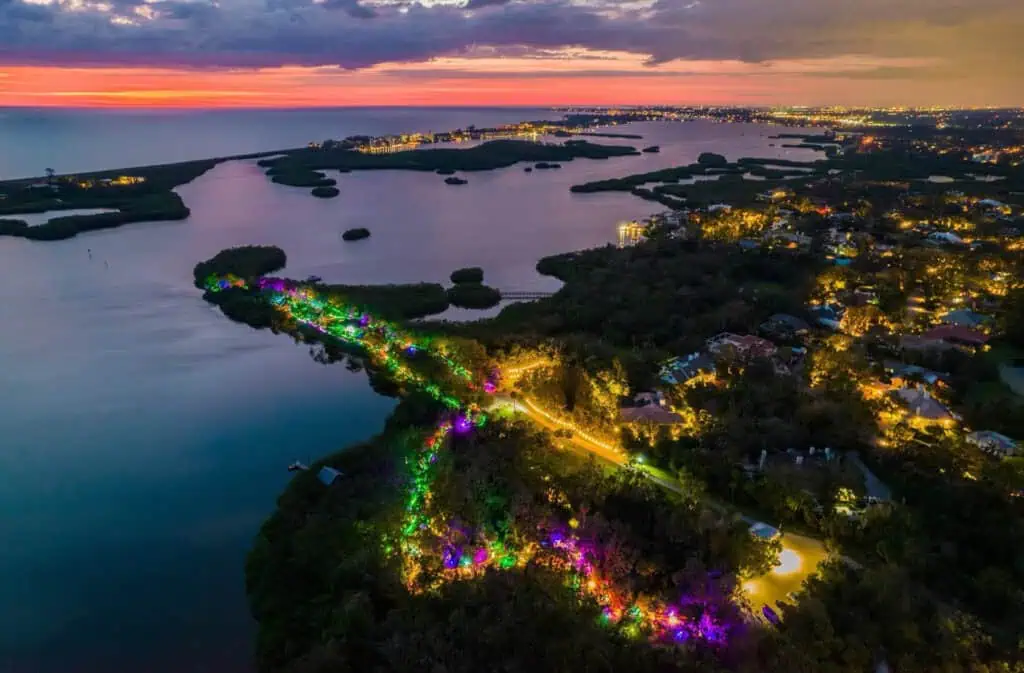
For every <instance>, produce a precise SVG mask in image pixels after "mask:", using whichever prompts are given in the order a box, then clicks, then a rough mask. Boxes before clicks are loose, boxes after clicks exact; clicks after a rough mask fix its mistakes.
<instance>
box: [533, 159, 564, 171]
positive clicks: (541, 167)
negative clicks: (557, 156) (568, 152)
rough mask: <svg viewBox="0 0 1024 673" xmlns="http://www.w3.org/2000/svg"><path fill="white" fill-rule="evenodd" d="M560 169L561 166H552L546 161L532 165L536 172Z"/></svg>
mask: <svg viewBox="0 0 1024 673" xmlns="http://www.w3.org/2000/svg"><path fill="white" fill-rule="evenodd" d="M561 167H562V165H561V164H553V163H548V162H546V161H541V162H540V163H538V164H535V165H534V168H536V169H538V170H542V171H543V170H550V169H552V168H561Z"/></svg>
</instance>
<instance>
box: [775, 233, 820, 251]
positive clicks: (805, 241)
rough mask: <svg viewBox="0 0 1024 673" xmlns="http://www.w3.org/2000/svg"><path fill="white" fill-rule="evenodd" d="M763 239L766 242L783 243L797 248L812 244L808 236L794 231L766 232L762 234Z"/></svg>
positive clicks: (812, 240)
mask: <svg viewBox="0 0 1024 673" xmlns="http://www.w3.org/2000/svg"><path fill="white" fill-rule="evenodd" d="M764 239H765V240H766V241H783V242H785V243H789V244H792V245H793V246H795V247H799V248H806V247H809V246H810V245H811V243H812V242H814V239H812V238H811V237H810V236H807V235H806V234H801V233H799V232H796V231H778V230H776V231H767V232H765V234H764Z"/></svg>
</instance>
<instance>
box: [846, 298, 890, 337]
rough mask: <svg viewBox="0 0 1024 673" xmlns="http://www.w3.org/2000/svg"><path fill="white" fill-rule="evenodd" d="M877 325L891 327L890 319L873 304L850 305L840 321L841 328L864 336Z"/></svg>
mask: <svg viewBox="0 0 1024 673" xmlns="http://www.w3.org/2000/svg"><path fill="white" fill-rule="evenodd" d="M875 326H882V327H889V320H888V319H887V318H886V317H885V314H884V313H882V311H881V310H880V309H879V308H878V307H877V306H874V305H872V304H865V305H864V306H851V307H849V308H848V309H846V312H845V313H844V314H843V319H842V320H841V321H840V323H839V328H840V329H841V330H843V331H844V332H846V333H847V334H850V335H852V336H863V335H864V334H867V332H868V330H870V329H871V328H872V327H875Z"/></svg>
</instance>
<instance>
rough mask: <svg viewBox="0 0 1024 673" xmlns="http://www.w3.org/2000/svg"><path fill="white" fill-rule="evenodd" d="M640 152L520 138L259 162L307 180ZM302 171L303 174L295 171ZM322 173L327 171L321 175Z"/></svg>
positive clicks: (305, 153) (304, 154) (283, 175)
mask: <svg viewBox="0 0 1024 673" xmlns="http://www.w3.org/2000/svg"><path fill="white" fill-rule="evenodd" d="M633 154H637V151H636V149H634V148H632V147H622V146H611V145H595V144H593V143H587V142H583V141H580V142H568V143H565V144H563V145H544V144H540V143H532V142H526V141H520V140H494V141H491V142H486V143H483V144H481V145H478V146H476V147H470V148H467V149H425V150H408V151H404V152H394V153H392V154H364V153H362V152H355V151H350V150H340V149H303V150H296V151H294V152H290V153H288V154H287V155H286V156H284V157H280V158H271V159H263V160H261V161H260V162H259V163H260V165H261V166H263V167H265V168H267V174H268V175H270V176H271V177H272V179H274V180H275V182H281V181H283V180H286V179H287V180H289V181H288V182H284V184H294V181H295V180H296V179H299V178H301V179H303V184H301V185H300V186H309V187H313V186H317V185H315V184H308V182H309V181H310V180H312V176H313V175H316V171H319V170H324V169H330V168H339V169H340V168H345V169H349V170H381V169H385V170H386V169H401V170H413V171H432V172H436V171H438V170H452V171H456V170H458V171H487V170H493V169H496V168H504V167H506V166H512V165H513V164H516V163H519V162H522V161H532V162H537V161H542V162H550V161H572V160H573V159H607V158H609V157H617V156H626V155H633ZM290 176H298V178H294V177H290ZM321 177H322V176H321Z"/></svg>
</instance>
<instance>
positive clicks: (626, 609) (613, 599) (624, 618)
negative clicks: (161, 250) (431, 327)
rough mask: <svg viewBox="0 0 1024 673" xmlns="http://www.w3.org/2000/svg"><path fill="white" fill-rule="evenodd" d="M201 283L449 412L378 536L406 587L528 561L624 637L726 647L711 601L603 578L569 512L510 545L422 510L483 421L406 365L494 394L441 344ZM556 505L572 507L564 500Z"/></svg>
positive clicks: (275, 281) (277, 296)
mask: <svg viewBox="0 0 1024 673" xmlns="http://www.w3.org/2000/svg"><path fill="white" fill-rule="evenodd" d="M206 288H207V289H208V290H210V291H211V292H219V291H223V290H227V289H229V288H242V289H253V290H257V291H259V292H261V293H262V294H263V295H264V296H265V297H266V299H267V301H269V302H270V303H271V304H272V305H273V306H275V307H276V308H277V309H278V310H280V311H282V312H283V313H284V314H285V315H286V316H287V317H289V318H291V319H292V320H294V321H295V322H296V323H297V324H300V325H304V326H306V327H308V328H311V329H314V330H316V331H317V332H319V333H321V334H324V335H326V336H328V337H330V338H333V339H337V340H338V341H339V342H341V343H345V344H349V345H353V346H358V347H360V348H361V349H363V351H365V353H366V355H367V357H368V358H369V359H370V362H371V363H372V364H373V365H374V366H375V367H378V368H380V369H383V370H385V371H386V372H387V373H388V375H389V376H390V377H392V379H393V380H395V381H397V382H399V383H402V384H405V385H408V386H410V387H414V388H417V389H419V390H422V391H424V392H426V393H427V394H429V395H430V396H431V397H432V398H434V399H435V400H437V401H438V402H441V403H442V404H444V405H445V406H447V407H448V408H449V409H451V410H452V411H451V412H450V413H448V414H447V415H446V416H445V418H444V419H443V420H442V421H441V422H440V423H439V425H438V427H437V428H436V429H435V430H434V431H433V432H432V433H431V434H430V435H428V436H427V437H426V438H425V440H424V441H423V443H422V444H420V445H419V447H418V449H417V450H416V451H414V452H413V453H412V454H411V455H410V456H409V457H408V458H407V459H406V466H407V468H408V471H409V476H410V479H409V491H408V493H407V495H406V499H405V505H404V516H403V521H402V525H401V527H400V530H399V531H398V533H397V535H396V536H394V537H389V538H388V539H387V540H385V542H384V548H385V551H386V552H387V553H390V554H398V555H400V557H401V565H402V571H403V576H404V581H405V584H406V587H407V588H408V589H409V590H410V591H412V592H422V591H430V590H434V589H437V588H439V587H440V586H442V585H444V584H445V583H447V582H452V581H460V580H470V579H473V578H476V577H480V576H482V575H483V574H484V573H485V572H486V571H488V570H508V569H511V568H517V567H519V568H522V567H524V566H526V565H527V564H530V563H534V564H537V565H540V566H543V567H546V568H549V569H551V570H553V571H555V572H558V573H560V574H562V575H564V576H565V578H566V584H567V586H568V587H569V588H570V589H571V590H573V591H575V592H576V594H577V595H578V596H580V597H581V598H583V597H586V598H589V599H592V600H594V601H595V602H596V603H597V604H598V605H599V606H601V608H602V621H603V622H604V623H606V624H608V625H616V626H617V627H618V628H619V629H620V630H621V632H623V633H627V634H632V635H635V636H637V637H639V636H641V635H647V636H648V637H650V638H651V639H652V640H654V641H656V642H663V643H670V642H675V643H684V642H687V641H689V640H691V639H699V640H700V641H702V642H705V643H709V644H713V645H720V644H724V643H725V641H726V639H727V636H728V631H729V627H727V626H725V625H723V624H722V623H721V622H720V621H718V620H717V619H715V618H714V617H713V616H712V611H711V608H712V607H713V606H711V605H709V604H708V603H707V602H706V601H704V600H702V599H697V598H692V597H690V598H688V597H684V598H682V599H680V600H679V601H677V602H676V603H675V604H668V603H664V602H661V601H655V600H650V599H637V598H634V597H631V596H630V593H629V592H628V591H626V590H624V589H622V588H620V587H617V586H616V585H615V583H614V582H612V581H610V580H609V579H608V578H606V577H604V576H603V574H602V572H601V570H600V568H599V563H598V559H599V558H601V553H600V552H601V550H600V549H598V548H597V547H595V546H594V545H593V544H592V543H589V542H587V541H584V540H581V539H580V537H579V536H578V535H577V534H576V533H575V532H574V531H573V529H574V528H575V526H576V525H577V522H576V520H575V519H574V518H573V519H571V520H570V521H569V525H568V527H565V528H561V529H558V530H554V531H549V532H547V533H546V534H543V535H540V536H533V537H535V538H536V539H531V540H528V541H526V542H523V543H520V544H518V545H513V544H511V543H509V541H508V539H507V538H508V537H511V536H506V539H501V538H502V536H499V535H496V534H490V535H489V534H487V533H486V532H484V531H479V530H466V529H463V528H461V527H459V526H456V525H454V524H453V523H451V522H446V521H443V520H441V519H440V517H436V516H431V515H430V514H429V511H430V509H431V502H432V498H433V493H432V491H431V486H432V483H433V480H434V478H435V477H436V466H437V463H438V461H439V457H440V455H441V452H442V451H443V450H444V449H445V448H447V447H448V446H449V445H450V442H451V440H452V438H453V437H456V436H464V435H469V434H470V433H472V432H473V430H474V429H475V428H480V427H482V426H483V425H484V424H485V423H486V422H487V417H486V415H485V414H483V413H482V412H481V411H480V409H479V408H477V407H476V406H475V405H465V404H463V403H462V402H461V401H460V400H459V399H458V398H457V397H456V396H454V395H452V394H450V393H448V392H446V391H444V390H442V388H441V387H440V386H439V385H437V384H436V383H433V382H432V381H428V380H427V379H426V378H425V377H424V376H423V375H422V374H420V373H419V372H417V371H416V370H415V369H414V368H413V367H411V366H410V365H409V361H410V360H414V359H416V358H418V357H432V358H435V359H436V360H437V361H439V362H441V363H442V364H443V365H444V366H445V368H446V369H447V371H449V372H451V373H452V374H453V375H454V376H455V377H457V379H459V380H462V381H464V382H465V383H466V384H467V387H469V388H470V389H472V390H479V389H482V390H484V391H485V392H487V393H493V392H494V391H495V384H494V382H493V381H492V380H490V379H488V378H486V377H483V379H484V380H483V382H482V383H481V384H480V385H477V384H476V383H475V377H474V376H473V374H472V373H471V372H470V371H469V370H468V369H467V368H466V367H464V366H462V365H461V364H460V363H458V362H457V361H455V360H454V359H453V358H452V357H451V355H450V354H449V353H448V352H447V351H446V349H445V345H444V344H443V343H440V342H437V341H434V340H431V339H429V338H424V337H415V338H414V337H413V336H411V335H408V334H405V333H403V332H402V331H401V330H400V329H398V328H397V327H396V326H394V325H392V324H391V323H388V322H386V321H383V320H380V319H377V318H375V317H374V316H372V315H369V314H367V313H365V312H363V311H362V310H361V309H360V308H358V307H355V306H351V305H346V304H343V303H341V302H339V301H338V300H336V299H334V298H330V297H324V296H322V295H320V294H318V293H317V292H315V291H314V290H313V289H311V288H309V287H304V286H302V285H299V284H295V283H292V282H289V281H286V280H283V279H279V278H261V279H260V281H259V283H258V285H257V286H256V287H254V288H248V285H247V284H246V283H245V281H243V280H242V279H239V278H237V277H234V276H224V277H217V276H211V277H210V278H209V279H207V282H206ZM563 499H564V498H563ZM562 504H563V505H564V506H565V508H566V509H567V510H568V511H572V508H571V506H569V504H568V503H567V502H562ZM525 537H530V536H525Z"/></svg>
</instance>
